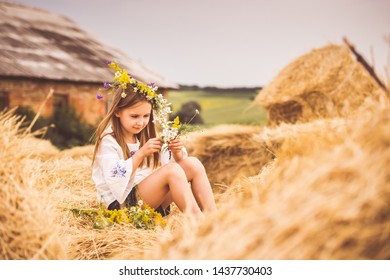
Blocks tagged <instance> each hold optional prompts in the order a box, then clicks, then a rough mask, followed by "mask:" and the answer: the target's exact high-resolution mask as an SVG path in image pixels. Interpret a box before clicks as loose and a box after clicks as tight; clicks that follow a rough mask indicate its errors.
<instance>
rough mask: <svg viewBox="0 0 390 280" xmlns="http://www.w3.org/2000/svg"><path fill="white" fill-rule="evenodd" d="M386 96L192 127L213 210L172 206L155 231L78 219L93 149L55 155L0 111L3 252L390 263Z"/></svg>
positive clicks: (191, 145)
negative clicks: (197, 213) (196, 217)
mask: <svg viewBox="0 0 390 280" xmlns="http://www.w3.org/2000/svg"><path fill="white" fill-rule="evenodd" d="M287 67H288V66H287ZM339 67H340V66H339ZM285 74H286V72H283V75H285ZM278 78H280V77H279V76H278V77H276V78H275V79H278ZM367 78H369V77H367ZM361 80H362V79H360V80H357V81H354V82H355V83H356V85H355V87H354V88H358V86H359V85H358V83H359V82H361ZM292 82H293V81H292ZM308 82H309V81H308ZM312 82H313V81H310V83H312ZM363 82H367V81H363ZM270 86H272V84H270ZM336 87H337V85H336ZM266 90H269V91H271V90H272V89H271V88H268V89H266ZM297 92H298V91H297ZM297 94H299V93H297ZM349 94H350V95H353V94H354V91H353V89H351V90H350V92H349ZM388 96H389V93H386V92H384V91H382V92H380V91H379V90H378V89H376V88H375V90H374V91H373V92H371V93H370V91H366V93H365V98H364V102H358V103H356V105H354V106H352V105H351V104H350V105H349V106H348V110H349V113H348V114H344V113H345V110H347V109H346V108H347V107H346V106H343V114H341V115H340V114H333V115H332V114H329V112H328V111H321V110H319V111H317V110H312V112H313V114H312V115H309V113H308V111H305V112H306V113H305V114H304V116H303V119H302V121H294V122H279V121H277V122H274V123H272V124H270V125H267V126H262V127H260V126H258V127H254V126H240V125H222V126H218V127H215V128H212V129H209V130H204V131H197V132H193V133H190V134H188V135H187V136H185V137H183V140H184V142H185V143H186V146H187V148H188V150H189V153H190V154H191V155H195V156H197V157H199V158H200V159H201V160H202V161H203V163H204V165H205V167H206V170H207V172H208V174H209V177H210V180H211V182H212V184H213V188H214V191H215V195H216V199H217V206H218V211H217V212H216V213H213V214H209V215H208V216H206V217H205V219H204V220H202V221H198V222H196V221H193V220H191V219H188V218H187V217H185V216H183V215H181V213H180V212H179V211H177V209H176V208H174V209H173V213H172V214H171V215H170V216H169V217H168V218H167V226H166V227H165V228H157V229H156V230H140V229H135V228H133V227H132V226H130V225H117V224H116V225H114V226H111V227H108V228H105V229H102V230H97V229H92V228H91V225H90V224H88V223H86V222H85V221H84V220H82V219H78V218H75V217H74V216H73V215H72V214H71V213H70V211H69V209H70V208H72V207H78V208H93V207H97V202H96V197H95V187H94V185H93V182H92V180H91V178H90V175H91V168H90V165H91V153H92V146H86V147H78V148H73V149H71V150H65V151H58V150H57V149H55V148H54V147H53V146H52V145H51V144H50V143H49V142H47V141H45V140H39V139H36V138H35V137H34V136H33V135H32V134H31V133H28V132H25V131H23V129H21V128H20V120H19V119H17V118H16V117H14V116H13V115H12V112H9V113H2V114H1V115H0V186H1V187H0V199H1V200H2V203H1V204H0V221H1V224H0V258H1V259H389V258H390V168H389V167H390V104H389V98H388ZM275 102H276V103H277V102H279V100H276V99H275ZM331 102H332V103H329V104H331V105H332V106H333V108H337V107H340V106H342V104H337V103H338V102H339V99H337V98H336V97H333V98H332V101H331ZM340 102H342V103H343V102H344V100H341V101H340ZM270 104H271V105H270V106H272V102H271V103H270ZM311 104H314V103H311ZM310 106H313V105H310ZM330 107H331V106H330V105H328V107H327V108H330ZM321 112H323V115H321ZM298 120H299V118H298ZM275 123H276V124H275Z"/></svg>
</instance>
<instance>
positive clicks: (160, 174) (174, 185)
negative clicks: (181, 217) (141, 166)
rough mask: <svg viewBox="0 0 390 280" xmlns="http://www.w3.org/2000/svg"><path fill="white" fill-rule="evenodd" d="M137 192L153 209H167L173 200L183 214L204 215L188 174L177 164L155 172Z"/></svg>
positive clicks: (139, 185) (140, 184)
mask: <svg viewBox="0 0 390 280" xmlns="http://www.w3.org/2000/svg"><path fill="white" fill-rule="evenodd" d="M137 192H138V194H139V196H140V197H141V198H142V199H143V200H144V202H145V203H146V204H148V205H149V206H151V207H153V208H157V207H159V206H160V205H162V204H163V207H164V206H165V207H166V206H168V205H169V203H168V202H169V200H173V202H175V204H176V205H177V207H178V208H179V209H180V210H181V211H182V212H184V213H193V214H196V215H202V213H201V210H200V208H199V206H198V204H197V202H196V200H195V197H194V195H193V194H192V192H191V188H190V187H189V184H188V181H187V178H186V174H185V172H184V170H183V169H182V168H181V167H180V166H179V165H178V164H177V163H168V164H166V165H164V166H163V167H161V168H160V169H158V170H156V171H155V172H153V173H152V174H151V175H150V176H148V177H147V178H145V179H144V180H143V181H142V182H141V183H139V184H138V189H137ZM164 204H166V205H164Z"/></svg>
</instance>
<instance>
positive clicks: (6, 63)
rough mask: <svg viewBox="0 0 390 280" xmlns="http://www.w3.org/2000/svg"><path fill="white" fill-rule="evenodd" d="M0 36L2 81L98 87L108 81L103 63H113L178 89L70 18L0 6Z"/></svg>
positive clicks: (137, 75) (7, 5)
mask: <svg viewBox="0 0 390 280" xmlns="http://www.w3.org/2000/svg"><path fill="white" fill-rule="evenodd" d="M0 38H1V39H0V76H3V77H26V78H39V79H48V80H61V81H73V82H93V83H94V82H97V83H101V82H105V81H110V80H111V79H112V73H111V71H110V69H108V68H107V67H106V66H105V61H106V60H113V61H117V62H118V63H120V64H121V65H122V66H123V67H124V68H126V69H127V70H128V72H129V73H130V74H132V75H133V76H134V77H135V78H137V79H139V80H141V81H143V82H146V83H150V82H154V83H156V84H157V85H158V86H159V87H163V88H175V87H177V85H176V84H174V83H171V82H169V81H167V80H166V79H165V78H164V77H162V76H161V75H159V74H156V73H154V72H152V71H151V70H149V69H147V68H146V67H144V66H143V65H142V64H141V63H140V62H138V61H136V60H134V59H131V58H129V57H128V56H127V55H126V54H124V53H123V52H121V51H119V50H117V49H114V48H112V47H110V46H107V45H105V44H104V43H102V42H100V41H99V40H98V39H96V38H94V37H93V36H91V35H90V34H88V33H87V32H85V31H84V30H82V29H81V28H79V27H78V26H77V25H76V24H75V23H74V22H73V21H71V20H70V19H68V18H66V17H64V16H61V15H58V14H53V13H50V12H47V11H44V10H41V9H36V8H31V7H28V6H24V5H20V4H14V3H4V2H0Z"/></svg>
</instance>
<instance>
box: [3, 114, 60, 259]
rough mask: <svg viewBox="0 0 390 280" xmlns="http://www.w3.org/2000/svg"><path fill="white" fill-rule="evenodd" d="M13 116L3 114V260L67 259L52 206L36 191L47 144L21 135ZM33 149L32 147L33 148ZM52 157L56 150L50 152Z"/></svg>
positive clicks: (18, 125) (28, 135) (18, 122)
mask: <svg viewBox="0 0 390 280" xmlns="http://www.w3.org/2000/svg"><path fill="white" fill-rule="evenodd" d="M20 125H21V121H20V119H19V118H18V117H15V116H12V112H9V113H5V114H4V113H2V114H0V147H1V150H0V186H1V187H0V200H1V203H0V223H1V230H0V248H1V250H0V258H1V259H13V260H18V259H65V258H66V253H65V247H66V246H65V244H64V241H62V240H61V239H60V238H59V236H58V233H59V230H60V228H59V227H58V225H57V224H56V222H55V220H56V216H55V215H54V213H53V211H52V207H51V206H52V204H51V202H50V196H49V194H50V188H51V186H49V185H46V186H45V187H46V190H45V192H40V191H38V190H37V188H36V184H37V180H38V176H39V173H40V170H41V168H42V161H41V160H40V158H41V157H42V155H46V149H47V147H50V145H48V144H47V142H39V143H40V144H39V145H37V143H38V142H37V141H39V140H37V139H35V138H34V136H33V135H31V134H28V133H27V134H22V133H21V132H20V130H19V128H20ZM32 145H33V146H32ZM49 152H50V153H52V152H53V150H50V151H49Z"/></svg>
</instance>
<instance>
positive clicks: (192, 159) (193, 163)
mask: <svg viewBox="0 0 390 280" xmlns="http://www.w3.org/2000/svg"><path fill="white" fill-rule="evenodd" d="M184 160H185V161H187V162H188V163H189V164H190V165H191V167H193V168H195V169H204V166H203V163H202V162H201V161H200V160H199V159H198V158H196V157H188V158H186V159H184Z"/></svg>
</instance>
